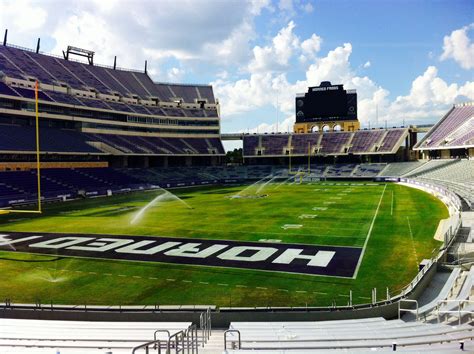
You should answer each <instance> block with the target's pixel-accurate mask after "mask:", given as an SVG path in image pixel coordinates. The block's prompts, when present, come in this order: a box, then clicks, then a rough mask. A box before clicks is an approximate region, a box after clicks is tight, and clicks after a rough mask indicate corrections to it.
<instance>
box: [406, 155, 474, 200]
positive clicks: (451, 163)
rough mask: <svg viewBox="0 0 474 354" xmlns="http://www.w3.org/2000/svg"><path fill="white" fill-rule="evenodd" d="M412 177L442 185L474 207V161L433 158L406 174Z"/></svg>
mask: <svg viewBox="0 0 474 354" xmlns="http://www.w3.org/2000/svg"><path fill="white" fill-rule="evenodd" d="M405 176H407V177H410V178H415V179H417V180H420V181H425V182H428V183H432V184H437V185H441V186H443V187H445V188H447V189H449V190H451V191H453V192H454V193H456V194H458V195H459V196H460V197H461V198H463V200H464V201H465V202H466V204H467V206H468V207H469V208H471V209H472V208H473V207H474V161H472V160H431V161H429V162H427V163H425V164H423V165H421V166H420V167H418V168H415V169H413V170H412V171H411V172H409V173H407V174H405Z"/></svg>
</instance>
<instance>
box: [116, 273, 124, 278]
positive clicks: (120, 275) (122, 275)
mask: <svg viewBox="0 0 474 354" xmlns="http://www.w3.org/2000/svg"><path fill="white" fill-rule="evenodd" d="M118 276H119V277H122V278H123V277H126V275H125V274H119V275H118Z"/></svg>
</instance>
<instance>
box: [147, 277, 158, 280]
mask: <svg viewBox="0 0 474 354" xmlns="http://www.w3.org/2000/svg"><path fill="white" fill-rule="evenodd" d="M148 279H151V280H158V278H154V277H149V278H148Z"/></svg>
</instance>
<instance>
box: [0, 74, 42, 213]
mask: <svg viewBox="0 0 474 354" xmlns="http://www.w3.org/2000/svg"><path fill="white" fill-rule="evenodd" d="M38 86H39V84H38V81H36V83H35V119H36V129H35V131H36V133H35V134H36V178H37V180H36V181H37V189H38V190H37V192H38V193H37V194H38V208H37V209H36V210H23V209H0V215H1V214H9V213H29V214H41V212H42V210H41V162H40V137H39V110H38V88H39V87H38Z"/></svg>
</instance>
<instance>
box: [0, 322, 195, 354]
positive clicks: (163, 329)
mask: <svg viewBox="0 0 474 354" xmlns="http://www.w3.org/2000/svg"><path fill="white" fill-rule="evenodd" d="M192 330H193V327H192V323H191V322H84V321H44V320H21V319H4V318H3V319H0V348H5V347H7V348H11V353H21V352H22V351H21V350H25V352H28V353H30V354H32V353H38V352H43V353H54V354H56V353H66V354H67V353H74V352H75V353H105V351H107V352H109V353H131V351H132V349H133V348H134V347H136V346H139V345H140V344H142V343H145V342H148V341H152V340H154V339H156V340H161V341H162V344H161V350H163V351H165V350H166V349H167V348H166V346H163V344H165V343H166V342H167V341H168V340H169V337H170V336H172V335H175V334H176V333H179V332H188V331H189V332H190V331H192ZM194 331H195V330H194ZM201 341H202V338H201ZM193 344H194V347H197V345H198V344H199V343H198V337H197V336H194V343H193ZM52 348H55V349H54V351H53V349H52ZM40 350H41V351H40ZM2 353H8V349H7V351H6V352H5V351H4V350H3V349H2ZM142 353H143V351H142Z"/></svg>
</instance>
